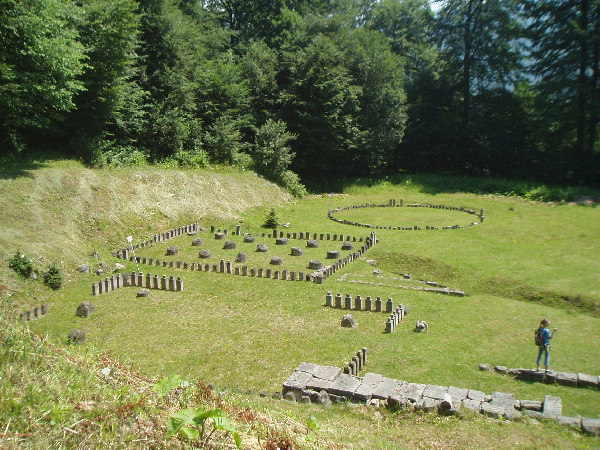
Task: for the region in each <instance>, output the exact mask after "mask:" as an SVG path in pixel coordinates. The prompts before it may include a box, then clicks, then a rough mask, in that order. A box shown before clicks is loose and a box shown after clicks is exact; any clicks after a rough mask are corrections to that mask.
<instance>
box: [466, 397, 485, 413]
mask: <svg viewBox="0 0 600 450" xmlns="http://www.w3.org/2000/svg"><path fill="white" fill-rule="evenodd" d="M462 404H463V407H465V408H468V409H471V410H473V411H475V412H478V413H480V412H481V405H482V404H483V402H481V401H479V400H471V399H469V398H466V399H464V400H463V401H462Z"/></svg>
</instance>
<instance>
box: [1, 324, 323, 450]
mask: <svg viewBox="0 0 600 450" xmlns="http://www.w3.org/2000/svg"><path fill="white" fill-rule="evenodd" d="M0 323H1V328H0V341H1V342H2V346H1V347H0V447H1V448H3V449H12V448H24V447H26V448H58V447H61V448H99V447H109V448H121V447H126V448H189V446H190V445H192V446H201V447H203V448H235V442H234V439H233V438H232V435H231V433H227V432H224V431H221V430H216V431H215V432H213V433H211V434H210V435H208V434H207V435H206V436H205V437H204V440H203V441H200V440H193V441H189V440H188V439H185V438H184V437H182V436H181V435H175V436H173V437H167V436H168V434H167V424H168V423H169V418H170V417H171V416H173V415H174V414H175V413H177V411H180V410H182V409H184V408H195V409H201V410H206V411H214V410H217V409H218V410H221V411H223V412H224V414H225V415H226V416H227V417H228V418H229V419H230V420H231V422H232V423H233V424H234V426H235V429H236V433H239V434H240V436H241V443H242V448H302V447H304V444H303V440H304V439H305V438H306V435H307V433H308V432H309V431H310V428H309V427H308V426H307V425H303V424H300V423H291V422H289V421H288V423H277V422H276V421H274V420H272V418H270V417H269V416H268V415H267V414H264V413H259V412H257V411H254V410H253V409H251V408H248V407H240V406H236V405H235V404H232V403H229V402H227V401H226V400H224V399H223V398H222V397H221V396H220V395H219V394H218V393H215V392H214V391H213V390H211V389H210V388H209V387H208V386H207V385H205V384H204V383H202V382H195V383H186V384H185V385H183V384H182V387H177V388H175V389H170V390H169V391H168V394H167V395H164V396H160V395H158V394H157V392H156V390H155V389H153V387H154V386H155V385H156V380H153V379H150V378H148V377H146V376H144V375H142V374H140V373H138V372H136V371H135V370H133V369H132V368H131V367H127V366H126V365H124V364H123V363H122V362H120V361H118V360H117V359H116V358H114V357H113V356H112V355H111V354H110V353H100V352H97V351H95V350H93V349H90V348H87V349H86V350H85V351H82V350H81V349H80V348H77V347H64V346H57V345H54V344H52V343H51V342H49V341H48V340H46V339H40V338H39V337H38V336H36V335H35V334H33V333H31V332H30V331H29V330H28V329H27V328H25V327H24V326H23V325H22V324H19V323H15V322H13V321H10V320H8V319H7V318H6V317H4V315H3V314H2V315H1V316H0ZM59 443H60V444H59ZM323 444H324V445H325V446H326V447H327V446H328V444H327V443H326V442H323Z"/></svg>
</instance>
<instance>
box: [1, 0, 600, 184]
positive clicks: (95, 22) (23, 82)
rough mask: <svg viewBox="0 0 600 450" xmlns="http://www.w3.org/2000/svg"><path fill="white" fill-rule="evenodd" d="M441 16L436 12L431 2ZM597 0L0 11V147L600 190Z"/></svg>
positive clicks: (102, 158)
mask: <svg viewBox="0 0 600 450" xmlns="http://www.w3.org/2000/svg"><path fill="white" fill-rule="evenodd" d="M432 6H433V8H432ZM599 27H600V1H599V0H495V1H490V0H487V1H486V0H441V1H437V2H429V1H427V0H0V146H1V149H2V154H3V155H4V156H5V157H7V156H8V157H13V158H19V159H20V158H22V157H24V156H25V155H27V154H30V153H32V152H35V151H39V150H40V149H50V148H55V149H60V150H61V152H62V153H63V154H65V155H67V156H70V157H75V158H81V159H83V160H84V161H86V162H87V163H89V164H91V165H94V166H100V167H110V166H118V165H126V164H138V163H142V162H145V161H148V162H151V163H159V164H164V165H168V166H169V165H170V166H173V167H177V166H191V167H201V166H205V165H208V164H220V163H224V164H234V165H238V166H240V167H245V168H246V167H247V168H253V169H254V170H256V171H257V172H259V173H262V174H264V175H265V176H266V177H268V178H270V179H271V180H273V181H275V182H278V183H280V184H282V185H284V186H287V187H288V188H290V189H291V190H292V191H293V192H296V193H300V192H301V191H302V189H303V188H302V185H301V184H300V179H305V178H307V177H336V176H340V175H343V176H356V175H359V174H360V175H363V176H364V175H382V174H390V173H397V172H399V171H408V172H438V173H439V172H444V173H453V174H464V175H479V176H490V177H505V178H520V179H535V180H539V181H542V182H549V183H556V184H563V183H571V184H586V185H595V186H597V185H598V183H599V181H598V180H600V156H599V154H600V146H599V142H598V136H597V131H596V129H597V126H598V119H599V110H598V108H599V107H598V90H599V88H598V83H599V80H598V75H599V74H598V72H599V67H598V65H599V59H600V30H599Z"/></svg>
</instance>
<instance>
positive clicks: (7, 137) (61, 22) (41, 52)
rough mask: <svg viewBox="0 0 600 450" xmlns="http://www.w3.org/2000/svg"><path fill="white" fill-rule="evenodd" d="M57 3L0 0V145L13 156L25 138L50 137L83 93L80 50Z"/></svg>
mask: <svg viewBox="0 0 600 450" xmlns="http://www.w3.org/2000/svg"><path fill="white" fill-rule="evenodd" d="M73 10H74V8H73V6H72V5H71V4H70V3H68V2H67V3H65V2H62V1H60V0H2V1H0V116H1V117H2V121H0V145H2V147H3V148H4V149H5V150H8V151H9V152H11V153H13V152H16V151H17V150H19V149H24V148H25V145H26V143H27V139H28V137H29V135H31V134H32V132H33V133H35V134H37V133H39V132H42V133H45V134H47V135H53V134H54V133H55V132H56V129H57V128H58V127H59V125H58V124H59V122H60V121H62V120H64V118H65V115H66V113H67V112H68V111H71V110H73V109H74V107H75V103H74V101H73V99H74V97H75V96H76V95H77V94H78V93H79V92H81V91H82V90H83V88H84V86H83V83H82V82H81V79H80V75H81V74H82V72H83V69H84V60H85V57H84V53H83V46H82V45H81V43H80V42H78V41H77V32H76V30H75V29H74V28H73V27H72V26H71V24H70V17H71V16H72V14H73Z"/></svg>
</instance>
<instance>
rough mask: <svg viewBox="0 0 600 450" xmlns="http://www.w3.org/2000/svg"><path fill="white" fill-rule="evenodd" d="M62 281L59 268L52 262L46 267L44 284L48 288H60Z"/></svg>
mask: <svg viewBox="0 0 600 450" xmlns="http://www.w3.org/2000/svg"><path fill="white" fill-rule="evenodd" d="M62 282H63V275H62V272H61V271H60V268H59V267H58V266H57V265H56V264H54V263H52V264H51V265H50V267H48V272H46V273H45V274H44V284H45V285H46V286H48V287H49V288H50V289H53V290H55V291H56V290H57V289H60V287H61V286H62Z"/></svg>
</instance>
